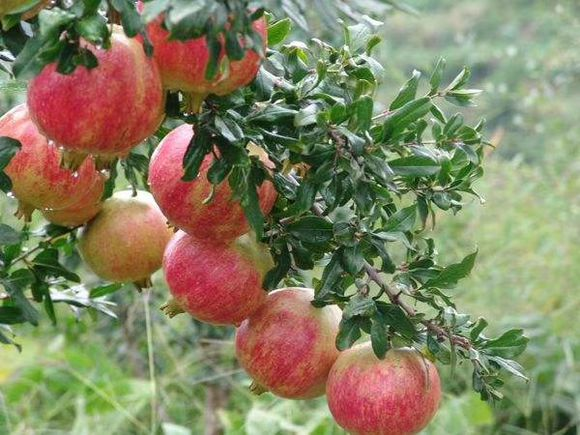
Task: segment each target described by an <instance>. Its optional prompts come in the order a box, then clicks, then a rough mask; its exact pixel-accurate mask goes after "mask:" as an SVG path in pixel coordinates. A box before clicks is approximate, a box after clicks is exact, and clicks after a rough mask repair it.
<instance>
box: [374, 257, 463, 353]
mask: <svg viewBox="0 0 580 435" xmlns="http://www.w3.org/2000/svg"><path fill="white" fill-rule="evenodd" d="M364 269H365V272H366V273H367V275H368V276H369V278H370V279H371V281H373V282H374V283H375V284H377V285H378V286H379V288H380V289H381V291H382V292H383V293H385V294H386V295H387V296H388V298H389V300H390V301H391V303H392V304H393V305H398V306H399V307H401V308H402V309H403V311H404V312H405V313H406V314H407V315H408V316H409V317H414V316H415V314H416V312H415V309H414V308H413V307H412V306H411V305H409V304H408V303H407V302H406V301H404V300H402V299H401V298H400V292H397V291H396V290H395V289H394V288H393V287H391V286H390V285H388V284H387V283H386V282H385V281H383V279H382V278H381V276H380V275H379V272H378V271H377V270H376V269H375V268H374V267H373V266H371V265H370V264H369V263H368V262H365V265H364ZM421 324H423V326H425V327H426V328H427V329H428V330H429V331H431V332H433V333H435V334H436V335H437V336H438V337H445V338H447V339H448V340H449V341H450V342H451V343H452V344H454V345H456V346H459V347H462V348H464V349H467V350H469V349H470V348H471V342H470V341H469V340H468V339H467V338H465V337H462V336H461V335H454V334H451V333H450V332H449V331H447V330H446V329H445V328H443V327H441V326H439V325H437V324H436V323H433V322H432V321H429V320H423V321H421Z"/></svg>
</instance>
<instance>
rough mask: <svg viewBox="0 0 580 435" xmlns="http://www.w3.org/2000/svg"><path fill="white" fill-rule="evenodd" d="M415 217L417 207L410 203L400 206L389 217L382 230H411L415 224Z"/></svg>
mask: <svg viewBox="0 0 580 435" xmlns="http://www.w3.org/2000/svg"><path fill="white" fill-rule="evenodd" d="M416 218H417V207H416V206H415V205H411V206H409V207H406V208H402V209H401V210H399V211H397V212H396V213H395V214H393V215H392V216H390V217H389V219H388V220H387V222H386V223H385V226H384V228H383V230H384V231H387V232H395V231H401V232H405V231H411V230H412V229H413V227H414V226H415V220H416Z"/></svg>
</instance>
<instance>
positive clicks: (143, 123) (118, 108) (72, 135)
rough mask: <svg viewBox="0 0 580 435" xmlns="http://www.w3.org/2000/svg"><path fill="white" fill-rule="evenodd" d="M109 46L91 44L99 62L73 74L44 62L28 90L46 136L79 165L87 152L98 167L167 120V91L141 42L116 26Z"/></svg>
mask: <svg viewBox="0 0 580 435" xmlns="http://www.w3.org/2000/svg"><path fill="white" fill-rule="evenodd" d="M111 44H112V45H111V48H110V49H109V50H105V49H101V48H95V47H89V48H90V49H91V50H92V51H93V53H94V54H95V56H96V57H97V59H98V61H99V66H98V67H97V68H94V69H87V68H85V67H78V68H77V69H76V70H75V71H74V72H73V73H72V74H70V75H62V74H60V73H58V72H57V70H56V65H55V64H51V65H48V66H46V67H45V68H44V69H43V70H42V72H41V73H40V74H39V75H38V76H37V77H36V78H34V79H33V80H32V81H31V83H30V87H29V90H28V105H29V107H30V113H31V115H32V118H33V119H34V121H35V122H36V124H37V125H38V127H39V129H40V130H41V131H42V132H43V133H44V134H46V136H47V137H49V138H50V139H52V140H54V141H55V142H56V143H58V145H59V146H62V147H63V148H65V150H66V154H65V164H66V165H67V166H69V167H73V168H74V167H76V166H78V164H79V161H80V162H82V160H83V159H84V157H85V156H86V155H88V154H92V155H95V156H97V163H98V167H99V168H105V167H108V166H110V164H111V162H112V161H114V160H115V159H116V158H117V157H120V158H123V157H125V156H126V155H127V154H128V153H129V151H130V150H131V149H132V148H133V147H135V146H137V145H138V144H139V143H140V142H142V141H143V140H144V139H146V138H147V137H149V136H150V135H152V134H153V133H154V132H155V130H157V127H159V125H160V123H161V121H162V120H163V114H164V93H163V89H162V87H161V77H160V75H159V70H158V69H157V66H156V65H155V62H154V61H153V60H151V59H148V58H147V56H146V55H145V52H144V51H143V46H142V44H141V43H140V42H138V41H137V40H135V39H129V38H127V37H126V36H125V34H124V33H123V30H122V29H121V28H120V27H119V26H113V34H112V35H111Z"/></svg>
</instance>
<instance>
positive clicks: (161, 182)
mask: <svg viewBox="0 0 580 435" xmlns="http://www.w3.org/2000/svg"><path fill="white" fill-rule="evenodd" d="M192 137H193V130H192V128H191V125H187V124H184V125H182V126H180V127H178V128H176V129H175V130H173V131H172V132H171V133H169V134H168V135H167V136H166V137H165V138H164V139H163V141H162V142H161V143H160V144H159V146H158V147H157V149H156V150H155V153H154V154H153V157H152V158H151V163H150V166H149V185H150V188H151V193H152V194H153V196H154V197H155V200H156V201H157V204H159V207H160V208H161V210H162V211H163V213H164V214H165V216H167V219H168V220H169V222H170V223H171V224H172V225H174V226H176V227H177V228H179V229H182V230H183V231H185V232H186V233H188V234H190V235H191V236H193V237H195V238H197V239H200V240H208V241H211V242H212V243H214V244H215V243H222V244H227V243H229V242H231V241H232V240H234V239H235V238H237V237H239V236H241V235H242V234H245V233H247V232H248V231H249V225H248V222H247V220H246V217H245V215H244V211H243V209H242V207H241V205H240V204H239V202H237V201H234V200H233V199H232V198H231V196H232V191H231V189H230V186H229V185H228V183H227V182H223V183H221V184H220V185H219V186H218V187H216V188H215V192H214V194H213V198H212V200H211V202H209V203H208V204H204V203H203V202H204V201H205V200H206V199H207V198H208V197H209V196H210V194H211V191H212V184H211V183H210V182H209V181H208V179H207V171H208V169H209V168H210V166H211V164H212V161H213V157H212V155H211V154H208V155H207V156H206V158H205V160H204V161H203V163H202V165H201V168H200V171H199V175H198V177H197V178H196V179H195V180H193V181H191V182H185V181H182V180H181V178H182V177H183V174H184V171H183V157H184V155H185V152H186V150H187V147H188V145H189V142H190V141H191V138H192ZM259 157H260V159H261V160H262V162H264V163H265V164H266V165H268V164H269V163H270V164H271V162H269V160H267V159H268V157H267V155H265V153H263V155H261V156H259ZM258 195H259V198H260V207H261V209H262V212H263V213H264V214H265V215H267V214H268V213H270V211H271V210H272V207H274V203H275V202H276V197H277V193H276V189H275V187H274V185H273V184H272V183H271V182H270V181H265V182H264V183H263V184H262V185H261V186H260V188H259V189H258Z"/></svg>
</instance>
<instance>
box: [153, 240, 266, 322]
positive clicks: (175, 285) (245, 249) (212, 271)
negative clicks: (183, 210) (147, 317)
mask: <svg viewBox="0 0 580 435" xmlns="http://www.w3.org/2000/svg"><path fill="white" fill-rule="evenodd" d="M273 266H274V263H273V261H272V258H271V257H270V254H269V252H268V250H267V249H266V248H265V246H263V245H260V244H258V243H256V242H255V239H254V237H252V236H250V235H244V236H242V237H240V238H238V239H237V240H236V241H234V242H233V243H232V244H230V245H222V244H214V243H208V242H200V241H198V240H196V239H194V238H193V237H191V236H189V235H187V234H186V233H184V232H183V231H179V232H178V233H177V234H176V235H175V236H174V238H173V239H172V240H171V242H170V243H169V245H168V246H167V250H166V251H165V256H164V258H163V270H164V272H165V279H166V280H167V284H168V286H169V289H170V290H171V293H172V295H173V298H174V299H173V300H171V301H170V302H169V303H168V304H167V305H166V306H165V307H164V310H165V312H166V313H167V314H168V315H169V316H170V317H173V316H174V315H175V314H178V313H180V312H184V311H185V312H187V313H189V314H191V315H192V316H193V317H195V318H196V319H198V320H201V321H203V322H206V323H211V324H213V325H239V324H240V323H241V322H242V321H243V320H244V319H246V318H247V317H248V316H249V315H251V314H252V313H253V312H255V311H256V310H257V309H258V308H259V307H260V305H262V303H263V302H264V301H265V299H266V292H265V291H264V289H263V288H262V280H263V279H264V276H265V274H266V272H267V271H268V270H270V269H271V268H272V267H273Z"/></svg>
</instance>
